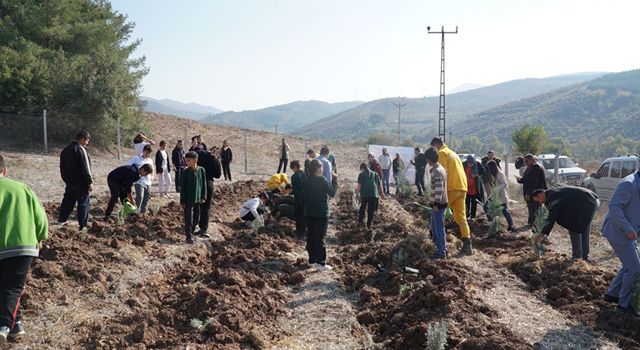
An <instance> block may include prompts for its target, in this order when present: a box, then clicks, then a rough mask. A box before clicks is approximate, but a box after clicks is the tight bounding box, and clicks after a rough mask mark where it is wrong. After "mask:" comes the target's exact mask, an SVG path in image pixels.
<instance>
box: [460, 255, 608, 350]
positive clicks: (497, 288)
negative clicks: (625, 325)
mask: <svg viewBox="0 0 640 350" xmlns="http://www.w3.org/2000/svg"><path fill="white" fill-rule="evenodd" d="M459 261H461V262H462V263H463V264H465V265H466V266H467V267H468V268H469V269H470V271H472V273H473V274H474V275H476V276H483V277H484V278H486V279H487V280H488V281H490V282H488V283H486V284H482V285H477V286H476V288H475V289H474V290H473V292H474V293H473V294H474V295H475V296H476V297H478V298H479V299H480V300H482V302H483V303H484V304H486V305H487V306H489V307H490V308H491V309H492V310H494V311H495V312H497V314H498V317H497V322H500V323H502V324H503V325H505V326H506V327H508V328H509V329H511V331H512V332H514V334H516V335H518V336H521V337H523V338H524V339H526V340H527V341H529V342H530V343H531V344H536V346H537V347H536V348H537V349H591V348H594V347H597V348H598V349H618V347H617V346H616V345H615V344H613V343H612V342H610V341H608V340H605V339H603V338H599V336H598V335H596V334H593V333H592V332H590V331H589V330H587V329H585V328H584V327H580V326H576V325H575V324H573V322H571V321H569V319H567V318H566V317H565V316H564V315H563V314H561V313H560V312H559V311H557V310H555V309H553V307H551V306H550V305H548V304H545V303H544V302H542V301H541V300H539V299H538V298H536V297H535V296H534V295H533V294H531V293H530V292H529V290H528V288H527V286H526V285H525V284H524V283H523V282H522V281H521V280H520V279H518V278H517V277H516V276H515V275H514V274H513V273H512V272H511V271H509V270H507V269H506V268H504V267H503V266H500V265H498V264H497V263H495V262H494V261H493V258H492V257H491V256H489V255H487V254H484V253H482V252H480V251H476V253H475V254H474V255H473V256H471V257H467V258H464V259H460V260H459ZM501 263H502V264H504V263H506V262H504V261H503V262H501Z"/></svg>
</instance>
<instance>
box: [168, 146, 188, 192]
mask: <svg viewBox="0 0 640 350" xmlns="http://www.w3.org/2000/svg"><path fill="white" fill-rule="evenodd" d="M171 160H172V161H173V166H174V167H175V170H176V181H175V182H176V192H178V193H180V175H182V171H183V170H184V169H185V168H186V167H187V163H186V162H185V160H184V145H183V144H182V140H180V141H178V143H176V147H175V148H174V149H173V151H171Z"/></svg>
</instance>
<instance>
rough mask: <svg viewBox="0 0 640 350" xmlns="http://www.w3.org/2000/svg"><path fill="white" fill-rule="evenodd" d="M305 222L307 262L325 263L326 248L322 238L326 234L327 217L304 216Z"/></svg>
mask: <svg viewBox="0 0 640 350" xmlns="http://www.w3.org/2000/svg"><path fill="white" fill-rule="evenodd" d="M304 220H305V222H306V224H307V253H308V254H309V264H325V263H326V261H327V248H326V247H325V243H324V239H325V237H326V236H327V227H328V226H329V218H314V217H311V216H306V217H305V218H304Z"/></svg>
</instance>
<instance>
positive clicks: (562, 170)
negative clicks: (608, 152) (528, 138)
mask: <svg viewBox="0 0 640 350" xmlns="http://www.w3.org/2000/svg"><path fill="white" fill-rule="evenodd" d="M555 159H556V155H555V154H540V155H538V161H539V162H540V163H541V164H542V166H543V167H544V170H545V177H546V178H547V184H549V185H554V184H555V169H556V166H555V162H556V160H555ZM585 177H587V171H586V170H584V169H582V168H579V167H578V164H576V163H574V162H573V160H571V158H569V157H567V156H562V155H561V156H559V157H558V182H559V183H560V184H566V185H575V186H579V185H580V184H581V183H582V182H583V180H584V178H585Z"/></svg>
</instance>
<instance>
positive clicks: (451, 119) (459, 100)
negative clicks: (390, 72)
mask: <svg viewBox="0 0 640 350" xmlns="http://www.w3.org/2000/svg"><path fill="white" fill-rule="evenodd" d="M604 74H605V73H586V74H582V73H581V74H572V75H565V76H561V77H550V78H543V79H532V78H528V79H520V80H513V81H508V82H505V83H501V84H496V85H492V86H486V87H481V88H478V89H473V90H468V91H464V92H459V93H454V94H447V98H446V108H447V109H446V111H447V123H448V125H451V124H452V123H455V122H456V121H460V120H463V119H466V118H469V117H471V116H473V115H475V114H477V113H480V112H483V111H485V110H488V109H491V108H495V107H497V106H500V105H503V104H506V103H509V102H513V101H517V100H520V99H523V98H528V97H532V96H536V95H539V94H542V93H545V92H549V91H552V90H555V89H558V88H562V87H566V86H570V85H574V84H578V83H582V82H585V81H588V80H591V79H594V78H597V77H600V76H602V75H604ZM438 100H439V97H438V96H431V97H424V98H401V99H398V98H384V99H379V100H374V101H371V102H368V103H364V104H362V105H359V106H357V107H355V108H352V109H348V110H345V111H343V112H340V113H337V114H335V115H332V116H329V117H326V118H323V119H321V120H318V121H317V122H314V123H313V125H310V126H308V127H307V126H303V127H301V128H298V129H297V130H294V131H293V133H294V134H297V135H303V136H309V137H316V138H324V139H333V140H354V139H365V138H367V137H368V136H369V135H370V134H371V133H373V132H387V133H390V134H392V135H393V134H395V132H396V130H397V121H398V110H397V108H396V107H395V106H394V105H393V103H394V102H398V101H401V102H402V103H405V104H406V106H405V107H404V108H402V110H401V111H402V117H401V122H402V123H401V129H402V130H401V132H402V134H403V135H404V136H403V138H407V137H409V136H416V135H421V137H430V136H431V135H434V134H435V133H437V128H438V121H437V119H438ZM424 135H427V136H424Z"/></svg>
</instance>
